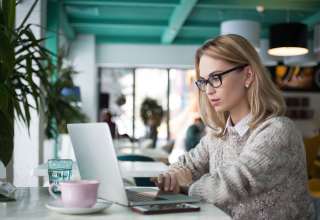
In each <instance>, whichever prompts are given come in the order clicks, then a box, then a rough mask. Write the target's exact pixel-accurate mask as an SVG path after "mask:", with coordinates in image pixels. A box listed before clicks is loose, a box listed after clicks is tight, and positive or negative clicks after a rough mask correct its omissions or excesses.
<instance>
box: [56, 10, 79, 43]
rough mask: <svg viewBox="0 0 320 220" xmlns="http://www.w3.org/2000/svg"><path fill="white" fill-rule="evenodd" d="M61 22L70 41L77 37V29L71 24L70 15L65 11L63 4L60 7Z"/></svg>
mask: <svg viewBox="0 0 320 220" xmlns="http://www.w3.org/2000/svg"><path fill="white" fill-rule="evenodd" d="M60 13H61V15H60V23H61V27H62V29H63V31H64V33H65V35H66V37H67V39H68V40H69V41H72V40H73V39H74V38H75V35H76V34H75V31H74V29H73V27H72V26H71V25H70V23H69V20H68V16H67V14H66V12H65V9H64V7H63V6H62V5H61V8H60Z"/></svg>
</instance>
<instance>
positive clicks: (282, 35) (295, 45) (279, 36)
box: [268, 23, 308, 56]
mask: <svg viewBox="0 0 320 220" xmlns="http://www.w3.org/2000/svg"><path fill="white" fill-rule="evenodd" d="M269 40H270V48H269V50H268V53H269V54H270V55H273V56H297V55H303V54H306V53H308V27H307V25H305V24H302V23H281V24H275V25H272V26H271V28H270V32H269Z"/></svg>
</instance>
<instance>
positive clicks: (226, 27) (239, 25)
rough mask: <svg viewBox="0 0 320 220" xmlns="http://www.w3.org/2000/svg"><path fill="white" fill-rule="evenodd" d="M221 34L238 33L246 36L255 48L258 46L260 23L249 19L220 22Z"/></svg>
mask: <svg viewBox="0 0 320 220" xmlns="http://www.w3.org/2000/svg"><path fill="white" fill-rule="evenodd" d="M220 33H221V34H238V35H240V36H242V37H244V38H246V39H247V40H248V41H249V42H250V43H251V44H252V45H253V46H254V47H255V48H256V49H257V50H258V49H259V47H260V24H259V23H258V22H255V21H249V20H230V21H224V22H222V23H221V28H220Z"/></svg>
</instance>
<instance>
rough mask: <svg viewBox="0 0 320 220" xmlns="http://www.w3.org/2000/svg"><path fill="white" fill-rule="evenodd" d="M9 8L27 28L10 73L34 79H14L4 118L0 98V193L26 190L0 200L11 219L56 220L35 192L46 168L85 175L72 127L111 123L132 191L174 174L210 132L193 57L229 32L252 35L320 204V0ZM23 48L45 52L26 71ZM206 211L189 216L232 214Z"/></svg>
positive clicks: (118, 1)
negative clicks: (297, 137) (63, 163)
mask: <svg viewBox="0 0 320 220" xmlns="http://www.w3.org/2000/svg"><path fill="white" fill-rule="evenodd" d="M1 2H2V6H1V7H2V8H1V16H5V15H6V13H7V14H9V15H10V16H13V18H15V19H13V22H14V23H13V27H12V30H13V31H14V32H16V33H20V34H21V36H22V35H23V34H24V32H23V31H21V30H22V29H24V28H25V30H28V31H29V32H28V33H29V34H27V35H26V38H23V37H22V38H21V41H19V40H18V41H17V42H16V44H15V45H14V46H15V47H14V49H13V52H15V54H14V55H13V57H15V61H14V62H15V63H16V65H15V66H14V67H13V68H14V69H15V70H13V71H15V72H16V73H21V72H19V71H22V73H24V72H26V73H28V74H29V75H30V76H31V78H32V77H35V78H37V79H36V80H32V79H30V78H27V79H26V78H24V79H21V84H19V83H16V84H14V83H13V84H10V85H11V86H16V87H13V90H15V91H17V92H16V94H18V96H19V97H20V96H21V100H20V101H17V105H14V107H13V109H14V113H12V114H6V112H5V110H3V109H5V108H4V106H6V104H5V100H6V99H3V100H1V99H0V109H2V110H3V111H2V110H1V115H0V119H1V120H0V136H1V137H4V138H0V142H1V144H0V146H1V148H0V183H1V184H2V185H0V187H2V188H4V189H1V188H0V189H1V190H0V194H1V193H4V192H5V190H6V189H5V187H7V188H8V187H9V188H10V187H12V188H13V189H14V190H16V191H18V190H19V189H27V190H29V191H28V193H22V194H19V195H17V196H16V197H15V198H14V199H15V201H11V202H1V201H0V216H2V217H4V218H3V219H6V218H9V217H14V219H23V218H24V217H28V218H30V219H36V218H40V217H41V218H42V219H52V218H53V219H54V218H55V217H56V218H57V216H60V215H58V212H59V211H52V210H50V209H49V208H48V209H46V208H45V204H46V202H47V201H48V199H49V197H50V196H49V193H48V192H47V189H46V190H45V193H43V192H42V191H41V192H42V193H43V194H45V195H42V194H41V196H39V195H40V194H39V192H40V191H36V190H39V189H41V188H45V187H48V185H49V184H50V183H51V180H50V172H49V173H48V171H49V170H50V161H56V162H57V161H58V162H59V160H69V161H70V160H72V164H71V168H70V169H71V171H72V172H71V174H70V176H68V178H69V179H70V180H77V179H80V178H81V177H80V174H81V172H80V171H79V169H78V168H79V164H77V156H76V154H75V150H74V146H73V145H72V141H71V138H70V134H69V132H68V129H67V124H71V123H97V122H99V123H104V124H107V125H108V127H109V130H110V135H111V137H112V145H113V147H114V149H115V152H116V156H117V159H118V161H119V163H120V164H122V165H121V167H122V166H123V170H122V178H123V180H124V182H125V184H128V185H136V186H154V185H153V182H151V181H150V180H149V177H153V176H157V175H159V174H160V173H161V172H164V171H166V170H167V169H168V167H169V165H170V164H172V163H174V162H176V161H177V160H178V158H179V156H181V155H183V154H184V153H186V152H188V151H189V150H191V149H192V148H194V147H195V146H196V145H197V144H198V143H199V140H200V139H201V137H202V136H203V135H204V134H205V132H206V127H205V125H204V124H203V122H201V114H200V110H199V104H198V103H199V102H198V101H199V90H198V88H197V86H196V85H195V83H194V82H195V80H196V72H195V67H194V60H195V52H196V50H197V48H199V47H200V46H201V45H202V44H203V43H204V42H206V41H207V40H208V39H212V38H215V37H217V36H219V35H224V34H238V35H241V36H243V37H245V38H246V39H247V40H248V41H249V42H250V43H251V44H252V45H253V46H254V47H255V49H256V51H257V52H258V54H259V56H260V58H261V61H262V62H263V64H264V65H265V67H266V68H267V69H268V71H269V73H270V77H271V78H272V80H273V82H274V83H275V84H276V86H277V87H278V88H279V89H280V90H281V92H282V94H283V96H284V98H285V101H286V105H287V112H286V116H287V117H289V118H290V119H292V120H293V121H294V122H295V124H296V125H297V127H298V129H299V130H300V132H301V133H302V136H303V140H304V145H305V152H306V162H307V172H308V178H309V179H308V189H309V192H310V194H311V195H312V197H313V198H315V199H317V198H319V199H320V151H319V149H320V65H319V63H320V1H318V0H308V1H305V0H295V1H290V0H268V1H267V0H265V1H258V0H257V1H255V0H250V1H249V0H244V1H238V0H94V1H92V0H38V1H37V0H17V1H15V2H16V6H15V7H14V12H12V11H11V13H8V11H9V9H8V7H5V6H6V4H7V5H10V4H9V3H5V2H9V1H5V0H2V1H1ZM6 10H7V12H6ZM1 19H2V18H1ZM8 23H10V22H8ZM1 25H3V24H1ZM9 25H10V24H8V26H9ZM11 25H12V24H11ZM26 26H28V27H26ZM19 28H20V29H19ZM0 31H2V30H0ZM30 33H32V36H31V37H30ZM1 35H3V33H1ZM18 36H20V35H18ZM21 36H20V37H21ZM2 37H3V36H1V38H2ZM23 39H27V40H25V41H23ZM30 42H33V43H30ZM288 42H289V43H288ZM0 44H3V45H7V44H8V45H9V43H7V42H6V41H1V42H0ZM10 45H11V44H10ZM24 46H26V47H29V49H30V50H26V52H25V53H30V54H33V53H32V51H36V52H38V53H39V54H40V55H39V56H37V55H36V56H32V55H30V56H28V57H31V58H30V65H29V64H28V63H29V58H26V59H25V61H21V62H20V61H19V57H20V56H19V54H18V53H19V51H20V50H23V48H24ZM8 47H9V46H8ZM292 48H293V49H292ZM5 49H6V48H5V47H4V49H1V51H0V52H1V53H5ZM30 51H31V52H30ZM2 56H3V54H1V59H3V58H2ZM8 57H9V56H8ZM13 59H14V58H13ZM22 59H24V58H22ZM20 60H21V59H20ZM37 61H40V64H39V62H37ZM6 62H7V63H10V61H9V60H8V59H7V60H6V59H4V60H1V65H4V64H6ZM19 62H20V63H19ZM34 63H35V64H34ZM45 63H46V64H48V65H44V64H45ZM33 65H35V67H34V68H33V67H32V66H33ZM1 71H2V70H1ZM0 74H1V77H0V78H1V79H3V76H2V75H3V74H4V72H0ZM41 74H42V75H41ZM22 75H23V74H22ZM39 75H41V76H39ZM17 77H20V76H18V75H17ZM21 77H22V76H21ZM19 80H20V79H19ZM23 80H24V81H23ZM19 82H20V81H19ZM0 85H1V82H0ZM29 86H30V88H31V89H28V88H29ZM2 88H3V87H0V91H4V90H3V89H2ZM23 88H25V89H23ZM37 88H39V90H37ZM33 89H34V90H33ZM43 89H44V90H45V92H41V91H43ZM18 90H19V91H18ZM34 91H35V92H34ZM1 93H2V92H1ZM9 95H10V94H9ZM0 96H2V95H0ZM9 98H10V100H11V97H9ZM35 100H40V101H35ZM42 101H43V102H42ZM42 103H44V104H43V105H42ZM19 105H20V107H18V106H19ZM28 106H29V107H28ZM31 106H33V107H31ZM9 113H10V111H9ZM6 119H8V120H6ZM191 128H192V129H191ZM194 129H197V131H195V130H194ZM100 141H101V142H103V141H104V140H100ZM106 143H107V142H106ZM94 147H95V146H90V148H91V149H92V150H93V151H94ZM109 147H110V146H109ZM58 162H57V163H58ZM106 164H108V163H107V162H106ZM121 169H122V168H121ZM6 184H7V185H6ZM32 190H34V191H32ZM4 195H5V194H4ZM32 196H33V197H32ZM25 197H30V198H31V197H32V198H35V199H34V200H32V199H30V198H28V199H27V200H25ZM41 199H42V202H41ZM22 201H23V202H22ZM34 201H36V202H34ZM16 203H18V204H16ZM26 203H29V204H31V205H29V206H28V205H26ZM4 204H6V205H4ZM23 204H25V205H23ZM32 204H33V206H32ZM319 204H320V202H319ZM32 207H36V208H35V209H39V210H41V211H31V209H32ZM105 208H106V207H105ZM201 209H202V210H203V211H202V210H201V211H200V212H199V213H196V214H193V213H192V214H188V215H186V214H181V215H182V216H183V217H186V218H188V219H189V218H190V219H195V218H197V219H198V218H199V216H200V218H201V219H209V218H210V219H230V218H229V217H228V216H227V215H225V214H224V213H223V212H222V211H221V210H219V208H217V207H214V208H213V207H211V206H210V207H209V206H207V205H204V206H203V207H202V206H201ZM19 213H21V214H19ZM171 215H172V216H171ZM130 216H131V217H132V218H133V219H138V218H140V217H141V216H142V215H139V214H136V213H133V212H132V211H130V210H128V209H126V208H124V207H121V206H119V207H118V206H117V205H116V204H113V205H112V206H111V207H110V208H108V209H107V210H104V211H103V212H102V213H101V214H99V215H93V216H87V217H88V218H89V217H90V218H97V219H98V218H101V219H102V218H108V217H109V218H111V219H125V218H130ZM159 216H160V215H159ZM177 216H179V215H178V214H170V215H167V216H166V215H161V217H159V219H160V218H168V219H171V218H174V217H177ZM2 217H1V219H2ZM114 217H116V218H114ZM61 218H62V219H69V215H62V217H61ZM70 219H71V218H70Z"/></svg>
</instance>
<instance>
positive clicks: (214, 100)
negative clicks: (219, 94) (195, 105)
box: [210, 99, 220, 106]
mask: <svg viewBox="0 0 320 220" xmlns="http://www.w3.org/2000/svg"><path fill="white" fill-rule="evenodd" d="M210 102H211V104H212V105H213V106H217V105H219V103H220V99H210Z"/></svg>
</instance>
